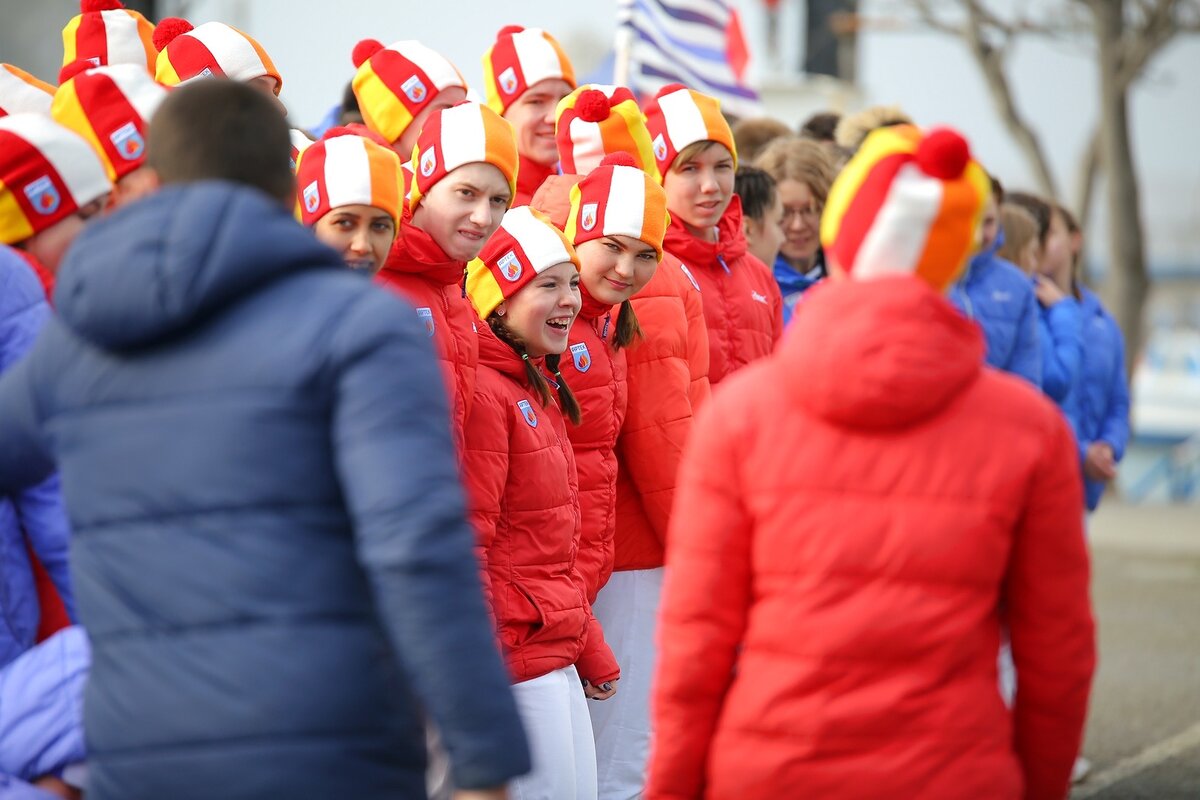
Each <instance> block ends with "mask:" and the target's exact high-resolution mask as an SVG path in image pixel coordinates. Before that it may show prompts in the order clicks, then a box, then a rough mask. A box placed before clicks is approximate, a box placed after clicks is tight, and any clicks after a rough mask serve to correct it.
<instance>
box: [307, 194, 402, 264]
mask: <svg viewBox="0 0 1200 800" xmlns="http://www.w3.org/2000/svg"><path fill="white" fill-rule="evenodd" d="M313 233H314V234H315V235H316V237H317V239H318V240H320V241H322V242H324V243H325V244H327V245H329V246H330V247H332V248H333V249H334V250H337V251H338V252H339V253H341V254H342V258H343V259H345V261H346V266H348V267H350V268H351V269H361V270H366V271H367V272H370V273H371V274H374V273H376V272H378V271H379V268H380V267H382V266H383V262H384V261H385V260H386V259H387V254H388V250H390V249H391V247H392V240H394V239H395V238H396V223H395V220H393V219H392V216H391V214H389V213H387V212H386V211H384V210H382V209H379V208H375V207H374V206H363V205H351V206H338V207H337V208H335V209H333V210H332V211H330V212H329V213H328V214H326V215H325V216H323V217H321V218H320V219H319V220H317V222H316V224H315V225H313Z"/></svg>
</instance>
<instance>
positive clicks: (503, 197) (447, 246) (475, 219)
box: [377, 103, 517, 448]
mask: <svg viewBox="0 0 1200 800" xmlns="http://www.w3.org/2000/svg"><path fill="white" fill-rule="evenodd" d="M447 154H449V155H447ZM448 159H449V160H448ZM412 172H413V182H412V189H411V192H410V194H409V207H408V212H407V213H406V215H405V217H404V218H403V219H401V221H400V235H399V236H398V237H397V239H396V244H395V245H394V246H393V247H392V251H391V253H389V254H388V258H387V261H386V262H385V263H384V265H383V269H382V270H380V272H379V274H378V276H377V280H378V281H379V282H380V283H382V284H384V285H385V286H388V287H389V288H391V289H394V290H395V291H397V292H398V293H399V294H400V295H401V296H402V297H404V298H405V299H406V300H408V301H409V302H410V303H412V304H413V305H414V306H415V307H416V313H417V317H418V318H420V320H421V322H422V323H424V325H425V330H427V331H428V332H429V335H430V336H431V337H433V339H434V341H435V342H436V344H437V351H438V356H439V357H440V358H441V360H442V364H443V367H445V375H446V383H447V390H448V392H449V397H450V412H451V415H452V422H453V426H452V427H453V429H454V434H455V441H456V442H457V443H458V444H459V447H460V448H461V446H462V441H463V428H464V427H465V425H466V421H467V417H468V416H469V415H470V410H471V409H470V404H471V398H472V397H473V396H474V392H475V369H476V364H477V363H478V361H479V343H478V337H477V336H476V332H475V331H476V327H477V325H476V322H475V312H474V311H473V310H472V308H471V304H470V302H469V301H468V300H467V296H466V289H465V288H464V286H463V280H464V277H465V270H466V265H467V262H468V261H470V260H471V259H473V258H475V256H476V255H478V254H479V251H480V249H481V248H482V247H483V245H484V243H485V242H486V241H487V240H488V237H490V236H491V235H492V234H493V233H494V232H495V231H496V229H497V228H499V227H500V220H501V219H503V218H504V212H505V211H506V210H507V209H508V207H509V206H510V205H511V204H512V199H513V196H514V193H515V191H516V188H515V181H516V175H517V145H516V140H515V138H514V137H513V131H512V126H511V125H509V124H508V123H507V122H505V121H504V120H503V119H501V118H500V117H499V116H498V115H497V114H496V113H495V112H493V111H492V110H491V109H489V108H488V107H487V106H483V105H480V104H477V103H464V104H462V105H458V106H454V107H453V108H448V109H444V110H439V111H435V112H434V113H433V114H431V115H430V116H429V118H428V119H427V120H426V122H425V126H424V127H423V128H422V129H421V135H420V136H419V137H418V138H417V145H416V148H415V149H414V151H413V161H412Z"/></svg>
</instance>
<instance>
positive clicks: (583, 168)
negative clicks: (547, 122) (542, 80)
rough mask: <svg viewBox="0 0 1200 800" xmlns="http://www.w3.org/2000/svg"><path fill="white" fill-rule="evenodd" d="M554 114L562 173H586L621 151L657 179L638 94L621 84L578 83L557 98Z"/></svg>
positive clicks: (555, 133) (555, 135)
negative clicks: (607, 156) (566, 93)
mask: <svg viewBox="0 0 1200 800" xmlns="http://www.w3.org/2000/svg"><path fill="white" fill-rule="evenodd" d="M554 116H555V120H556V121H555V127H554V138H555V140H556V141H557V142H558V154H559V157H560V158H561V165H562V171H563V174H564V175H585V174H587V173H588V172H591V171H592V170H593V169H595V168H596V167H598V166H599V165H600V161H601V159H603V158H604V157H605V156H606V155H609V154H610V153H618V152H623V153H628V154H629V155H630V156H632V157H633V159H634V162H635V165H636V166H637V167H639V168H640V169H644V170H645V171H646V172H648V173H650V175H651V177H653V178H654V179H655V180H658V179H659V177H660V176H659V172H658V164H657V163H656V162H655V160H654V149H653V148H652V147H651V144H650V131H649V130H648V129H647V128H646V121H645V119H643V118H642V110H641V109H640V108H638V104H637V98H635V97H634V96H633V92H631V91H630V90H628V89H626V88H625V87H624V86H600V85H596V84H587V85H584V86H580V87H579V88H578V89H576V90H575V91H573V92H571V93H570V94H569V95H567V96H566V97H564V98H563V99H562V100H560V101H559V103H558V108H557V109H556V110H555V113H554Z"/></svg>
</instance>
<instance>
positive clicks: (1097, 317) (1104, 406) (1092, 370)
mask: <svg viewBox="0 0 1200 800" xmlns="http://www.w3.org/2000/svg"><path fill="white" fill-rule="evenodd" d="M1081 291H1082V294H1083V297H1082V298H1081V299H1080V301H1079V306H1080V316H1081V317H1082V324H1083V341H1084V346H1083V362H1082V364H1081V365H1080V368H1079V379H1078V380H1077V381H1076V382H1075V385H1074V386H1073V387H1072V389H1071V391H1070V393H1068V395H1067V398H1066V400H1065V401H1064V402H1063V411H1065V412H1066V415H1067V419H1069V420H1070V421H1071V427H1072V428H1074V430H1075V439H1076V441H1077V442H1078V443H1079V458H1080V468H1081V469H1082V464H1083V458H1084V456H1085V454H1086V453H1087V448H1088V445H1090V444H1091V443H1092V442H1107V443H1108V444H1109V446H1111V447H1112V449H1113V456H1114V458H1116V460H1117V461H1120V460H1121V458H1123V457H1124V455H1125V445H1127V444H1128V443H1129V385H1128V383H1126V379H1125V338H1124V337H1123V336H1122V335H1121V329H1120V328H1119V327H1117V322H1116V320H1114V319H1113V318H1112V316H1111V315H1110V314H1109V313H1108V311H1107V310H1105V308H1104V306H1103V305H1101V304H1100V299H1099V298H1098V297H1096V295H1095V294H1093V293H1092V292H1091V291H1090V290H1088V289H1082V290H1081ZM1104 485H1105V484H1104V482H1103V481H1090V480H1087V479H1086V478H1085V479H1084V488H1085V493H1086V498H1085V499H1086V501H1087V507H1088V510H1089V511H1094V510H1095V509H1096V506H1097V505H1099V504H1100V496H1101V495H1102V494H1104Z"/></svg>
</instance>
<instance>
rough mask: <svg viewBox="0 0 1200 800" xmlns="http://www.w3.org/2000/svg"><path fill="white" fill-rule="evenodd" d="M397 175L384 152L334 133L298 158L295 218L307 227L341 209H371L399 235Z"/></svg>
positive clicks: (394, 160)
mask: <svg viewBox="0 0 1200 800" xmlns="http://www.w3.org/2000/svg"><path fill="white" fill-rule="evenodd" d="M330 134H332V135H330ZM403 174H404V172H403V170H401V169H400V156H398V155H396V154H395V153H394V152H393V151H392V150H391V149H390V148H387V147H384V146H383V145H380V144H377V143H375V142H373V141H371V140H370V139H368V138H366V137H363V136H357V135H355V134H353V133H350V132H348V131H346V129H344V128H334V129H333V130H332V131H330V132H329V134H326V136H325V137H324V138H322V139H321V141H319V142H317V143H316V144H314V145H312V146H311V147H309V148H307V149H305V150H304V152H303V153H301V154H300V160H299V162H298V163H297V164H296V218H297V219H299V220H300V222H302V223H303V224H305V225H310V226H311V225H315V224H316V223H317V220H319V219H320V218H321V217H323V216H325V215H326V214H328V213H329V212H330V211H332V210H333V209H335V208H339V207H341V206H359V205H361V206H372V207H374V208H378V209H381V210H383V211H386V212H387V213H388V214H390V215H391V217H392V219H393V220H394V221H395V223H396V229H397V230H399V227H400V210H401V207H402V205H403V202H404V186H403V177H402V176H403Z"/></svg>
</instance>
